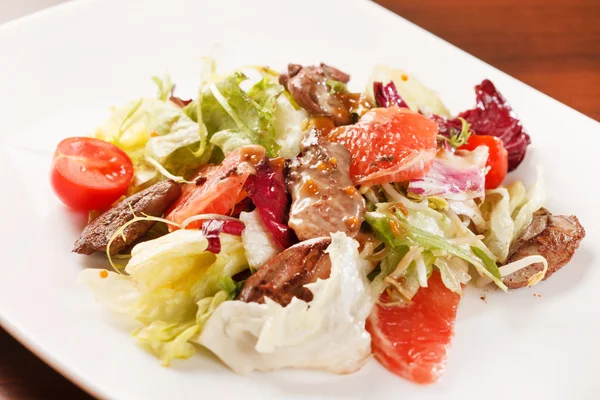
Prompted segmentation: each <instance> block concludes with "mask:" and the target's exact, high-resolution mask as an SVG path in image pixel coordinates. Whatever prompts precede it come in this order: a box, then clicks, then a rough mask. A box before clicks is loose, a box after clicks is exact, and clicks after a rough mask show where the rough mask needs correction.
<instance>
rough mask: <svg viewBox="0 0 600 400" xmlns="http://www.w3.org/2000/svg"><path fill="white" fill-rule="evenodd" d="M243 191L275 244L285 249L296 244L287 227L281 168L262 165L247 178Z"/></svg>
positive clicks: (291, 232) (267, 163) (285, 191)
mask: <svg viewBox="0 0 600 400" xmlns="http://www.w3.org/2000/svg"><path fill="white" fill-rule="evenodd" d="M244 189H246V191H247V192H248V197H249V198H250V199H251V200H252V202H253V203H254V205H255V206H256V210H257V211H258V214H259V215H260V217H261V219H262V221H263V223H264V224H265V227H266V228H267V230H268V231H269V232H271V235H272V237H273V240H274V241H275V243H277V245H278V246H280V247H282V248H284V249H287V248H288V247H290V246H291V245H292V244H293V243H294V242H296V237H295V235H294V232H293V231H292V230H291V229H290V227H289V226H288V225H287V215H288V213H287V211H288V206H289V198H288V194H287V190H286V188H285V181H284V178H283V170H282V168H274V166H273V165H272V163H270V162H264V163H262V164H261V165H260V166H259V167H258V169H257V171H256V175H250V176H249V177H248V179H247V180H246V183H245V184H244Z"/></svg>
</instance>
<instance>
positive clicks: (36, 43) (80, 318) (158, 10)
mask: <svg viewBox="0 0 600 400" xmlns="http://www.w3.org/2000/svg"><path fill="white" fill-rule="evenodd" d="M248 4H249V2H246V1H244V0H219V1H208V0H207V1H195V2H192V1H187V2H186V1H184V0H176V1H168V2H167V1H164V2H161V1H155V0H144V1H142V0H138V1H128V2H122V1H118V0H105V1H95V0H89V1H80V2H74V3H68V4H65V5H63V6H59V7H56V8H53V9H51V10H48V11H46V12H42V13H39V14H35V15H33V16H31V17H28V18H25V19H22V20H18V21H15V22H13V23H9V24H7V25H5V26H2V27H1V28H0V55H1V56H0V57H1V61H0V88H2V90H1V91H0V114H1V115H2V118H0V121H1V125H0V181H1V182H2V195H1V196H0V205H1V208H0V209H1V210H3V211H4V213H3V215H2V217H1V219H0V221H2V225H3V229H2V233H1V234H0V235H1V240H0V243H2V256H3V262H2V263H1V264H0V314H1V319H0V321H1V322H2V325H4V326H5V327H6V328H7V329H8V330H9V331H10V332H11V333H12V334H13V335H15V336H16V337H17V338H18V339H19V340H20V341H22V342H23V343H25V344H26V345H27V346H28V347H29V348H30V349H31V350H33V351H34V352H35V353H37V354H38V355H39V356H40V357H42V358H43V359H44V360H46V361H47V362H48V363H50V364H51V365H53V366H54V367H55V368H57V369H58V370H59V371H61V372H62V373H64V374H65V375H66V376H68V377H69V378H70V379H72V380H73V381H75V382H76V383H77V384H79V385H81V386H82V387H84V388H85V389H86V390H89V391H90V392H92V393H94V394H96V395H98V396H101V397H107V398H121V399H164V398H177V399H187V398H190V399H192V398H194V399H197V398H201V397H202V398H204V397H207V396H213V397H209V398H214V396H219V398H234V396H238V395H239V396H250V397H252V398H253V397H257V396H258V395H259V394H260V395H261V396H262V397H261V398H269V397H275V398H282V397H286V398H311V399H315V398H324V397H345V398H384V396H386V397H385V398H397V397H400V396H408V397H409V398H411V399H426V398H433V397H437V396H440V395H444V396H445V397H447V398H463V399H480V398H483V397H486V398H498V399H501V398H506V397H508V396H515V395H517V397H518V398H586V397H587V398H597V396H598V395H599V394H600V380H599V379H598V377H597V371H598V369H597V362H598V358H599V357H600V341H599V340H598V338H599V337H600V321H599V316H600V313H599V312H598V304H599V303H600V290H599V288H598V286H599V284H600V280H599V278H600V268H599V267H600V266H599V265H598V256H599V254H600V253H599V252H598V250H597V244H598V243H599V240H600V237H599V235H598V230H597V229H598V228H599V227H600V216H599V211H600V210H599V207H598V201H599V196H598V195H599V189H598V187H599V186H598V176H597V172H598V171H599V170H600V168H599V167H600V165H599V163H598V159H599V158H600V157H598V148H600V126H599V124H598V123H597V122H595V121H593V120H591V119H589V118H587V117H585V116H583V115H581V114H579V113H578V112H576V111H573V110H572V109H569V108H568V107H566V106H564V105H562V104H560V103H558V102H556V101H554V100H552V99H550V98H548V97H547V96H545V95H543V94H541V93H539V92H537V91H535V90H533V89H531V88H529V87H528V86H526V85H524V84H522V83H520V82H518V81H516V80H514V79H513V78H510V77H508V76H506V75H505V74H503V73H502V72H500V71H497V70H496V69H494V68H492V67H490V66H488V65H486V64H484V63H483V62H481V61H478V60H477V59H475V58H473V57H471V56H469V55H467V54H465V53H464V52H462V51H460V50H458V49H456V48H454V47H453V46H451V45H449V44H447V43H445V42H443V41H441V40H440V39H438V38H436V37H434V36H433V35H431V34H429V33H427V32H425V31H423V30H421V29H420V28H417V27H415V26H414V25H412V24H410V23H408V22H406V21H404V20H403V19H401V18H398V17H396V16H394V15H393V14H391V13H389V12H387V11H385V10H383V9H382V8H380V7H378V6H376V5H375V4H372V3H369V2H363V1H358V0H351V1H341V0H340V1H337V2H335V1H323V0H304V1H302V2H280V1H275V0H273V1H268V0H260V1H253V2H252V8H251V9H250V8H249V5H248ZM203 55H212V56H214V57H216V58H217V60H218V62H219V66H220V68H221V69H222V70H228V69H230V68H233V67H235V66H240V65H244V64H268V65H270V66H273V67H275V68H277V69H283V68H284V66H285V65H286V63H287V62H300V63H316V62H319V61H326V62H328V63H331V64H333V65H335V66H338V67H340V68H341V69H343V70H344V71H348V72H350V73H351V74H352V76H353V82H354V85H355V87H357V88H360V87H361V85H362V84H363V82H366V78H367V76H368V73H369V71H370V68H371V67H372V65H373V64H375V63H385V64H388V65H392V66H398V67H402V68H404V69H406V70H408V71H410V72H412V73H414V74H416V75H417V76H418V77H419V78H420V79H422V81H423V82H424V83H425V84H427V85H428V86H429V87H431V88H435V89H436V90H437V91H438V92H439V93H440V95H441V97H442V98H443V99H444V101H445V102H446V103H447V104H448V105H449V106H450V107H451V108H452V109H453V110H454V111H460V110H462V109H465V108H467V107H470V106H472V105H473V103H474V93H473V86H474V85H475V84H477V83H478V82H480V81H481V80H482V79H483V78H490V79H491V80H492V81H493V82H494V83H495V84H496V85H497V87H498V88H499V89H500V90H501V91H502V93H503V94H504V95H505V96H506V97H507V98H508V99H509V101H510V103H511V104H512V106H513V108H514V109H515V110H516V111H517V113H518V114H519V116H520V118H521V120H522V122H523V124H524V125H525V127H526V128H527V130H528V132H529V133H530V134H531V137H532V140H533V145H532V146H531V147H530V150H529V155H528V157H527V160H526V162H525V163H524V165H523V166H522V167H521V168H520V169H519V175H520V176H521V177H525V178H527V179H528V180H529V181H531V180H532V179H531V176H532V174H533V173H534V172H533V171H534V169H533V165H534V164H537V163H540V164H542V165H543V166H544V168H545V170H546V177H547V190H548V193H549V194H550V196H549V202H548V207H549V208H550V209H551V210H552V211H554V212H557V213H573V214H577V215H578V216H579V217H580V219H581V221H582V223H583V224H584V226H585V227H586V228H587V232H588V236H587V238H586V239H585V240H584V242H583V244H582V246H581V248H580V249H579V251H578V252H577V254H576V256H575V258H574V259H573V260H572V262H571V264H570V265H569V266H568V267H566V268H565V269H564V270H563V271H561V272H559V273H557V274H556V275H555V276H554V277H552V279H550V280H549V281H547V282H544V283H542V284H540V285H539V286H536V287H535V288H533V289H521V290H518V291H515V292H514V293H511V294H504V293H499V292H491V293H488V294H487V303H486V302H483V301H482V300H480V298H479V297H480V291H479V290H478V289H475V288H470V289H469V290H468V292H467V295H466V298H465V299H464V301H463V302H462V303H461V306H460V311H459V314H458V322H457V324H456V336H455V340H454V343H453V348H452V352H451V356H450V360H449V365H448V368H447V372H446V374H445V376H444V377H443V379H442V380H441V381H440V382H439V383H438V384H435V385H432V386H429V387H420V386H416V385H413V384H411V383H409V382H407V381H404V380H402V379H400V378H396V377H395V376H393V375H392V374H390V373H389V372H387V371H386V370H385V369H384V368H382V367H381V366H379V365H378V364H377V363H376V362H375V361H371V362H370V363H369V364H368V365H367V366H366V367H365V368H364V369H362V370H361V371H360V372H358V373H356V374H354V375H349V376H335V375H329V374H325V373H317V372H306V371H292V370H286V371H280V372H277V373H255V374H253V375H251V376H249V377H241V376H237V375H235V374H233V373H232V372H230V371H229V370H228V369H227V368H226V367H224V366H223V365H222V364H220V363H219V362H218V361H217V360H216V359H215V358H214V357H211V356H209V355H207V354H206V352H200V353H199V354H198V356H196V357H194V358H193V359H192V360H189V361H184V362H176V363H174V365H173V366H172V367H171V368H168V369H165V368H163V367H161V366H160V365H159V363H158V362H157V361H156V360H155V359H154V358H153V357H152V356H150V355H148V354H146V353H145V352H144V351H142V350H141V349H139V348H138V347H137V346H135V345H134V343H133V342H132V340H131V338H130V337H129V333H128V332H129V328H130V327H129V326H127V324H126V323H124V322H123V321H118V320H115V319H114V318H113V317H111V316H109V314H107V313H106V312H105V311H104V310H102V309H101V307H100V306H99V305H97V304H95V302H94V301H93V299H92V296H91V295H90V293H88V292H87V291H86V289H85V288H83V287H81V286H79V285H77V284H76V283H75V278H76V275H77V272H78V271H79V270H81V268H83V267H84V266H85V265H89V264H92V263H99V262H102V259H101V257H98V258H91V259H90V258H86V257H82V256H77V255H75V254H72V253H71V252H70V249H71V245H72V243H73V241H74V240H75V238H76V237H77V235H78V233H79V232H80V229H81V228H82V226H83V223H84V218H83V217H81V216H79V215H76V214H74V213H72V212H70V211H68V210H67V209H66V208H65V207H63V206H62V205H61V204H60V203H59V201H58V200H57V199H56V198H55V197H54V196H53V194H52V192H51V189H50V187H49V184H48V179H47V175H48V167H49V165H50V159H51V156H52V151H53V149H54V146H55V145H56V143H57V142H58V141H59V140H60V139H61V138H64V137H67V136H75V135H85V134H88V133H90V132H92V130H93V129H94V128H95V126H96V125H97V124H98V123H99V122H100V121H101V120H102V119H103V118H105V117H106V116H107V108H108V106H109V105H112V104H119V103H121V102H123V101H125V100H127V99H131V98H135V97H138V96H140V95H142V94H149V95H151V94H153V93H154V87H153V84H152V83H151V81H150V79H149V78H150V76H152V75H155V74H159V75H160V74H162V73H165V72H169V73H170V74H171V76H172V77H173V79H174V81H175V82H177V84H178V93H180V94H182V95H192V94H193V93H194V91H195V88H196V85H197V84H198V78H199V73H200V65H201V61H200V58H201V56H203ZM534 293H539V294H541V297H535V296H534Z"/></svg>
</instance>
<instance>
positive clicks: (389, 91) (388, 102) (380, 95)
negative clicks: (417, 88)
mask: <svg viewBox="0 0 600 400" xmlns="http://www.w3.org/2000/svg"><path fill="white" fill-rule="evenodd" d="M373 94H374V95H375V101H376V102H377V105H378V106H379V107H386V108H387V107H390V106H398V107H404V108H409V107H408V104H406V102H405V101H404V100H403V99H402V97H400V95H399V94H398V91H397V90H396V85H394V82H393V81H390V82H389V83H388V84H387V85H384V84H383V83H381V82H373Z"/></svg>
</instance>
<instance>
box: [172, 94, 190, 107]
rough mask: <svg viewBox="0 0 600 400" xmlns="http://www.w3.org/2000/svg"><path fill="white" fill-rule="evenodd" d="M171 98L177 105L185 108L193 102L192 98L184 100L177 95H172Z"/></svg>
mask: <svg viewBox="0 0 600 400" xmlns="http://www.w3.org/2000/svg"><path fill="white" fill-rule="evenodd" d="M169 100H171V102H173V103H175V105H176V106H177V107H179V108H183V107H185V106H187V105H188V104H190V103H191V102H192V99H189V100H183V99H181V98H179V97H177V96H173V95H171V97H169Z"/></svg>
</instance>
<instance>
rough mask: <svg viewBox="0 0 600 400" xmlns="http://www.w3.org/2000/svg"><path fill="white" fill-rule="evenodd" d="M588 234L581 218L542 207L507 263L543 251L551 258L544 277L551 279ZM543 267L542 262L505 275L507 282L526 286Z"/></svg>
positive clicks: (544, 255)
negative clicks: (556, 213)
mask: <svg viewBox="0 0 600 400" xmlns="http://www.w3.org/2000/svg"><path fill="white" fill-rule="evenodd" d="M584 237H585V230H584V228H583V226H581V224H580V223H579V220H578V219H577V217H575V216H566V215H552V214H551V213H550V212H549V211H548V210H546V209H541V210H539V211H537V212H536V213H535V214H534V215H533V220H532V222H531V224H530V225H529V226H528V227H527V228H526V229H525V230H524V231H523V233H522V234H521V235H520V237H519V238H518V239H517V240H516V241H515V243H514V244H513V246H512V248H511V250H510V253H509V257H508V260H507V264H508V263H511V262H513V261H517V260H520V259H522V258H525V257H527V256H531V255H535V254H540V255H542V256H543V257H544V258H546V260H547V261H548V271H547V272H546V276H545V277H544V280H545V279H548V278H549V277H550V276H551V275H552V274H553V273H555V272H556V271H558V270H559V269H561V268H562V267H563V266H565V264H567V263H568V262H569V261H570V260H571V258H572V257H573V254H575V250H577V248H578V247H579V243H581V240H582V239H583V238H584ZM542 270H543V265H542V264H541V263H537V264H533V265H530V266H528V267H526V268H523V269H521V270H519V271H516V272H514V273H512V274H510V275H508V276H506V277H504V283H505V284H506V286H508V287H509V288H511V289H518V288H521V287H525V286H527V283H528V280H529V278H531V277H532V276H533V275H535V274H536V273H538V272H540V271H542Z"/></svg>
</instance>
